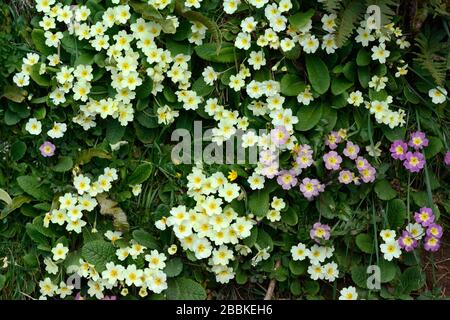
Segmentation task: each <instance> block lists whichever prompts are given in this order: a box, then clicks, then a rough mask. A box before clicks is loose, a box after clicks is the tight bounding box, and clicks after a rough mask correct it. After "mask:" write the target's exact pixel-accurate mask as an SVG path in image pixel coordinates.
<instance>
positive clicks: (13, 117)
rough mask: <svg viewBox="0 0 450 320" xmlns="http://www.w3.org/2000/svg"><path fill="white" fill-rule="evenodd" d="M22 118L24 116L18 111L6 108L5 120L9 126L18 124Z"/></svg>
mask: <svg viewBox="0 0 450 320" xmlns="http://www.w3.org/2000/svg"><path fill="white" fill-rule="evenodd" d="M20 120H22V118H21V117H20V116H19V115H18V114H17V113H14V112H12V111H11V110H9V109H8V110H6V112H5V118H4V121H5V124H6V125H7V126H13V125H15V124H18V123H19V122H20Z"/></svg>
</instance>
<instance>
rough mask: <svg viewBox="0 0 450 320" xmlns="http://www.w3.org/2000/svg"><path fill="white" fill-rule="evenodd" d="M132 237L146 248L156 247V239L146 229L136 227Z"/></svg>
mask: <svg viewBox="0 0 450 320" xmlns="http://www.w3.org/2000/svg"><path fill="white" fill-rule="evenodd" d="M133 239H134V240H136V241H137V242H138V243H139V244H141V245H143V246H144V247H147V248H148V249H157V248H158V243H157V241H156V239H155V238H154V237H153V236H152V235H151V234H150V233H148V232H147V231H145V230H142V229H138V230H134V231H133Z"/></svg>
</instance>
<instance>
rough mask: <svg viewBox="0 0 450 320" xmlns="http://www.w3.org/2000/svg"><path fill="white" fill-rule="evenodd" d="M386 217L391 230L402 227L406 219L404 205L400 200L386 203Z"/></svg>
mask: <svg viewBox="0 0 450 320" xmlns="http://www.w3.org/2000/svg"><path fill="white" fill-rule="evenodd" d="M386 216H387V220H388V222H389V227H390V228H391V229H397V228H400V227H402V226H403V224H404V222H405V219H406V205H405V203H404V202H403V201H402V200H400V199H393V200H391V201H389V202H388V205H387V208H386Z"/></svg>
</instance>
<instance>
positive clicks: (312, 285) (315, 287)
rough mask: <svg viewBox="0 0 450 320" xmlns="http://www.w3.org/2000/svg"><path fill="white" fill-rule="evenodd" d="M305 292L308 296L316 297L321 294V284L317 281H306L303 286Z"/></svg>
mask: <svg viewBox="0 0 450 320" xmlns="http://www.w3.org/2000/svg"><path fill="white" fill-rule="evenodd" d="M303 290H304V291H305V293H306V294H308V295H311V296H315V295H316V294H318V293H319V290H320V286H319V283H317V281H314V280H306V281H305V283H304V285H303Z"/></svg>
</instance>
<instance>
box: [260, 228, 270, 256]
mask: <svg viewBox="0 0 450 320" xmlns="http://www.w3.org/2000/svg"><path fill="white" fill-rule="evenodd" d="M256 243H257V244H258V246H259V248H260V249H266V248H269V251H272V249H273V240H272V237H271V236H270V235H269V234H268V233H267V232H266V231H264V230H263V229H261V228H260V229H258V238H257V239H256Z"/></svg>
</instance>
